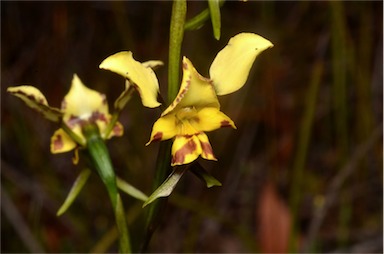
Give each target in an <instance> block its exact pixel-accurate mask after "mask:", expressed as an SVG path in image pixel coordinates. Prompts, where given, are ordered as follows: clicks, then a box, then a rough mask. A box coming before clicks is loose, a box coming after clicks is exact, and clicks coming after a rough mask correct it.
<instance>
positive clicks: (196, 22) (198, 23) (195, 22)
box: [184, 0, 225, 31]
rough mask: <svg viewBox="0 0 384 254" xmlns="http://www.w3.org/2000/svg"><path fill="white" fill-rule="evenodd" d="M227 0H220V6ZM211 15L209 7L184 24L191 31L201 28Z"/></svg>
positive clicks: (186, 29) (185, 28)
mask: <svg viewBox="0 0 384 254" xmlns="http://www.w3.org/2000/svg"><path fill="white" fill-rule="evenodd" d="M224 2H225V0H220V1H219V5H220V7H221V6H223V4H224ZM209 17H210V11H209V8H208V9H205V10H203V11H202V12H200V13H199V14H197V15H196V16H194V17H193V18H191V19H189V20H187V21H186V22H185V24H184V30H185V31H190V30H197V29H200V28H201V27H202V26H204V23H205V22H206V21H207V20H208V19H209Z"/></svg>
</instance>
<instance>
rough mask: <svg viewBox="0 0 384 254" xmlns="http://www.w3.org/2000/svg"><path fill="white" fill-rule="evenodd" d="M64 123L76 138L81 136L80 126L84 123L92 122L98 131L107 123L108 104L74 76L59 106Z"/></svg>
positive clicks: (103, 97)
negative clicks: (62, 113)
mask: <svg viewBox="0 0 384 254" xmlns="http://www.w3.org/2000/svg"><path fill="white" fill-rule="evenodd" d="M61 109H62V111H63V112H64V118H63V120H64V122H65V123H66V124H67V125H68V127H69V128H71V129H72V131H73V132H75V134H77V135H78V136H81V137H82V136H83V134H82V133H81V126H82V124H83V123H84V122H94V123H97V124H98V125H99V128H100V131H101V132H102V129H103V128H105V126H106V124H107V122H108V121H109V113H108V103H107V99H106V97H105V95H104V94H101V93H99V92H97V91H95V90H92V89H89V88H88V87H86V86H85V85H84V84H83V83H82V82H81V80H80V79H79V77H78V76H77V75H76V74H74V76H73V79H72V85H71V89H70V90H69V92H68V94H67V95H66V96H65V97H64V100H63V101H62V104H61Z"/></svg>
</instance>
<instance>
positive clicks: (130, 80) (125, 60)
mask: <svg viewBox="0 0 384 254" xmlns="http://www.w3.org/2000/svg"><path fill="white" fill-rule="evenodd" d="M160 65H163V63H162V62H161V61H155V60H153V61H148V62H144V63H140V62H138V61H136V60H135V59H134V58H133V54H132V52H131V51H122V52H119V53H116V54H114V55H111V56H109V57H107V58H106V59H104V60H103V61H102V62H101V64H100V66H99V68H101V69H105V70H109V71H112V72H115V73H117V74H119V75H121V76H123V77H124V78H125V79H126V80H127V82H126V86H125V94H129V92H128V91H129V89H130V88H131V87H133V88H135V89H136V90H137V91H138V92H139V94H140V97H141V101H142V103H143V105H144V106H145V107H149V108H155V107H158V106H160V104H161V103H160V102H158V101H157V95H158V93H159V83H158V81H157V78H156V74H155V73H154V72H153V70H152V68H155V67H157V66H160ZM120 101H123V100H120ZM115 107H117V106H116V105H115Z"/></svg>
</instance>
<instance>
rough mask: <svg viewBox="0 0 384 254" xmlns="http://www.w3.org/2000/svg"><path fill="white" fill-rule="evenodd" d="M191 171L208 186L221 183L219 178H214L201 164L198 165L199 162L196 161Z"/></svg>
mask: <svg viewBox="0 0 384 254" xmlns="http://www.w3.org/2000/svg"><path fill="white" fill-rule="evenodd" d="M191 171H192V173H193V174H195V175H196V176H197V177H198V178H199V179H200V180H201V181H203V182H205V183H206V185H207V187H208V188H211V187H213V186H221V183H220V182H219V180H217V179H216V178H214V177H213V176H212V175H211V174H210V173H208V172H207V171H206V170H205V169H204V168H203V166H201V165H200V163H196V164H195V165H194V166H193V167H192V168H191Z"/></svg>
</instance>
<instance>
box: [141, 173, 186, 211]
mask: <svg viewBox="0 0 384 254" xmlns="http://www.w3.org/2000/svg"><path fill="white" fill-rule="evenodd" d="M187 168H188V167H186V166H181V167H175V169H174V170H173V171H172V173H171V174H170V175H169V176H168V178H167V179H165V181H164V182H163V183H162V184H161V185H160V186H159V188H157V189H156V190H155V191H154V192H153V193H152V195H151V196H149V198H148V199H147V201H145V203H144V204H143V207H145V206H147V205H149V204H150V203H152V202H153V201H155V200H156V199H158V198H161V197H168V196H169V195H171V193H172V191H173V190H174V189H175V187H176V184H177V183H178V182H179V180H180V179H181V177H182V176H183V174H184V173H185V171H186V169H187Z"/></svg>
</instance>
